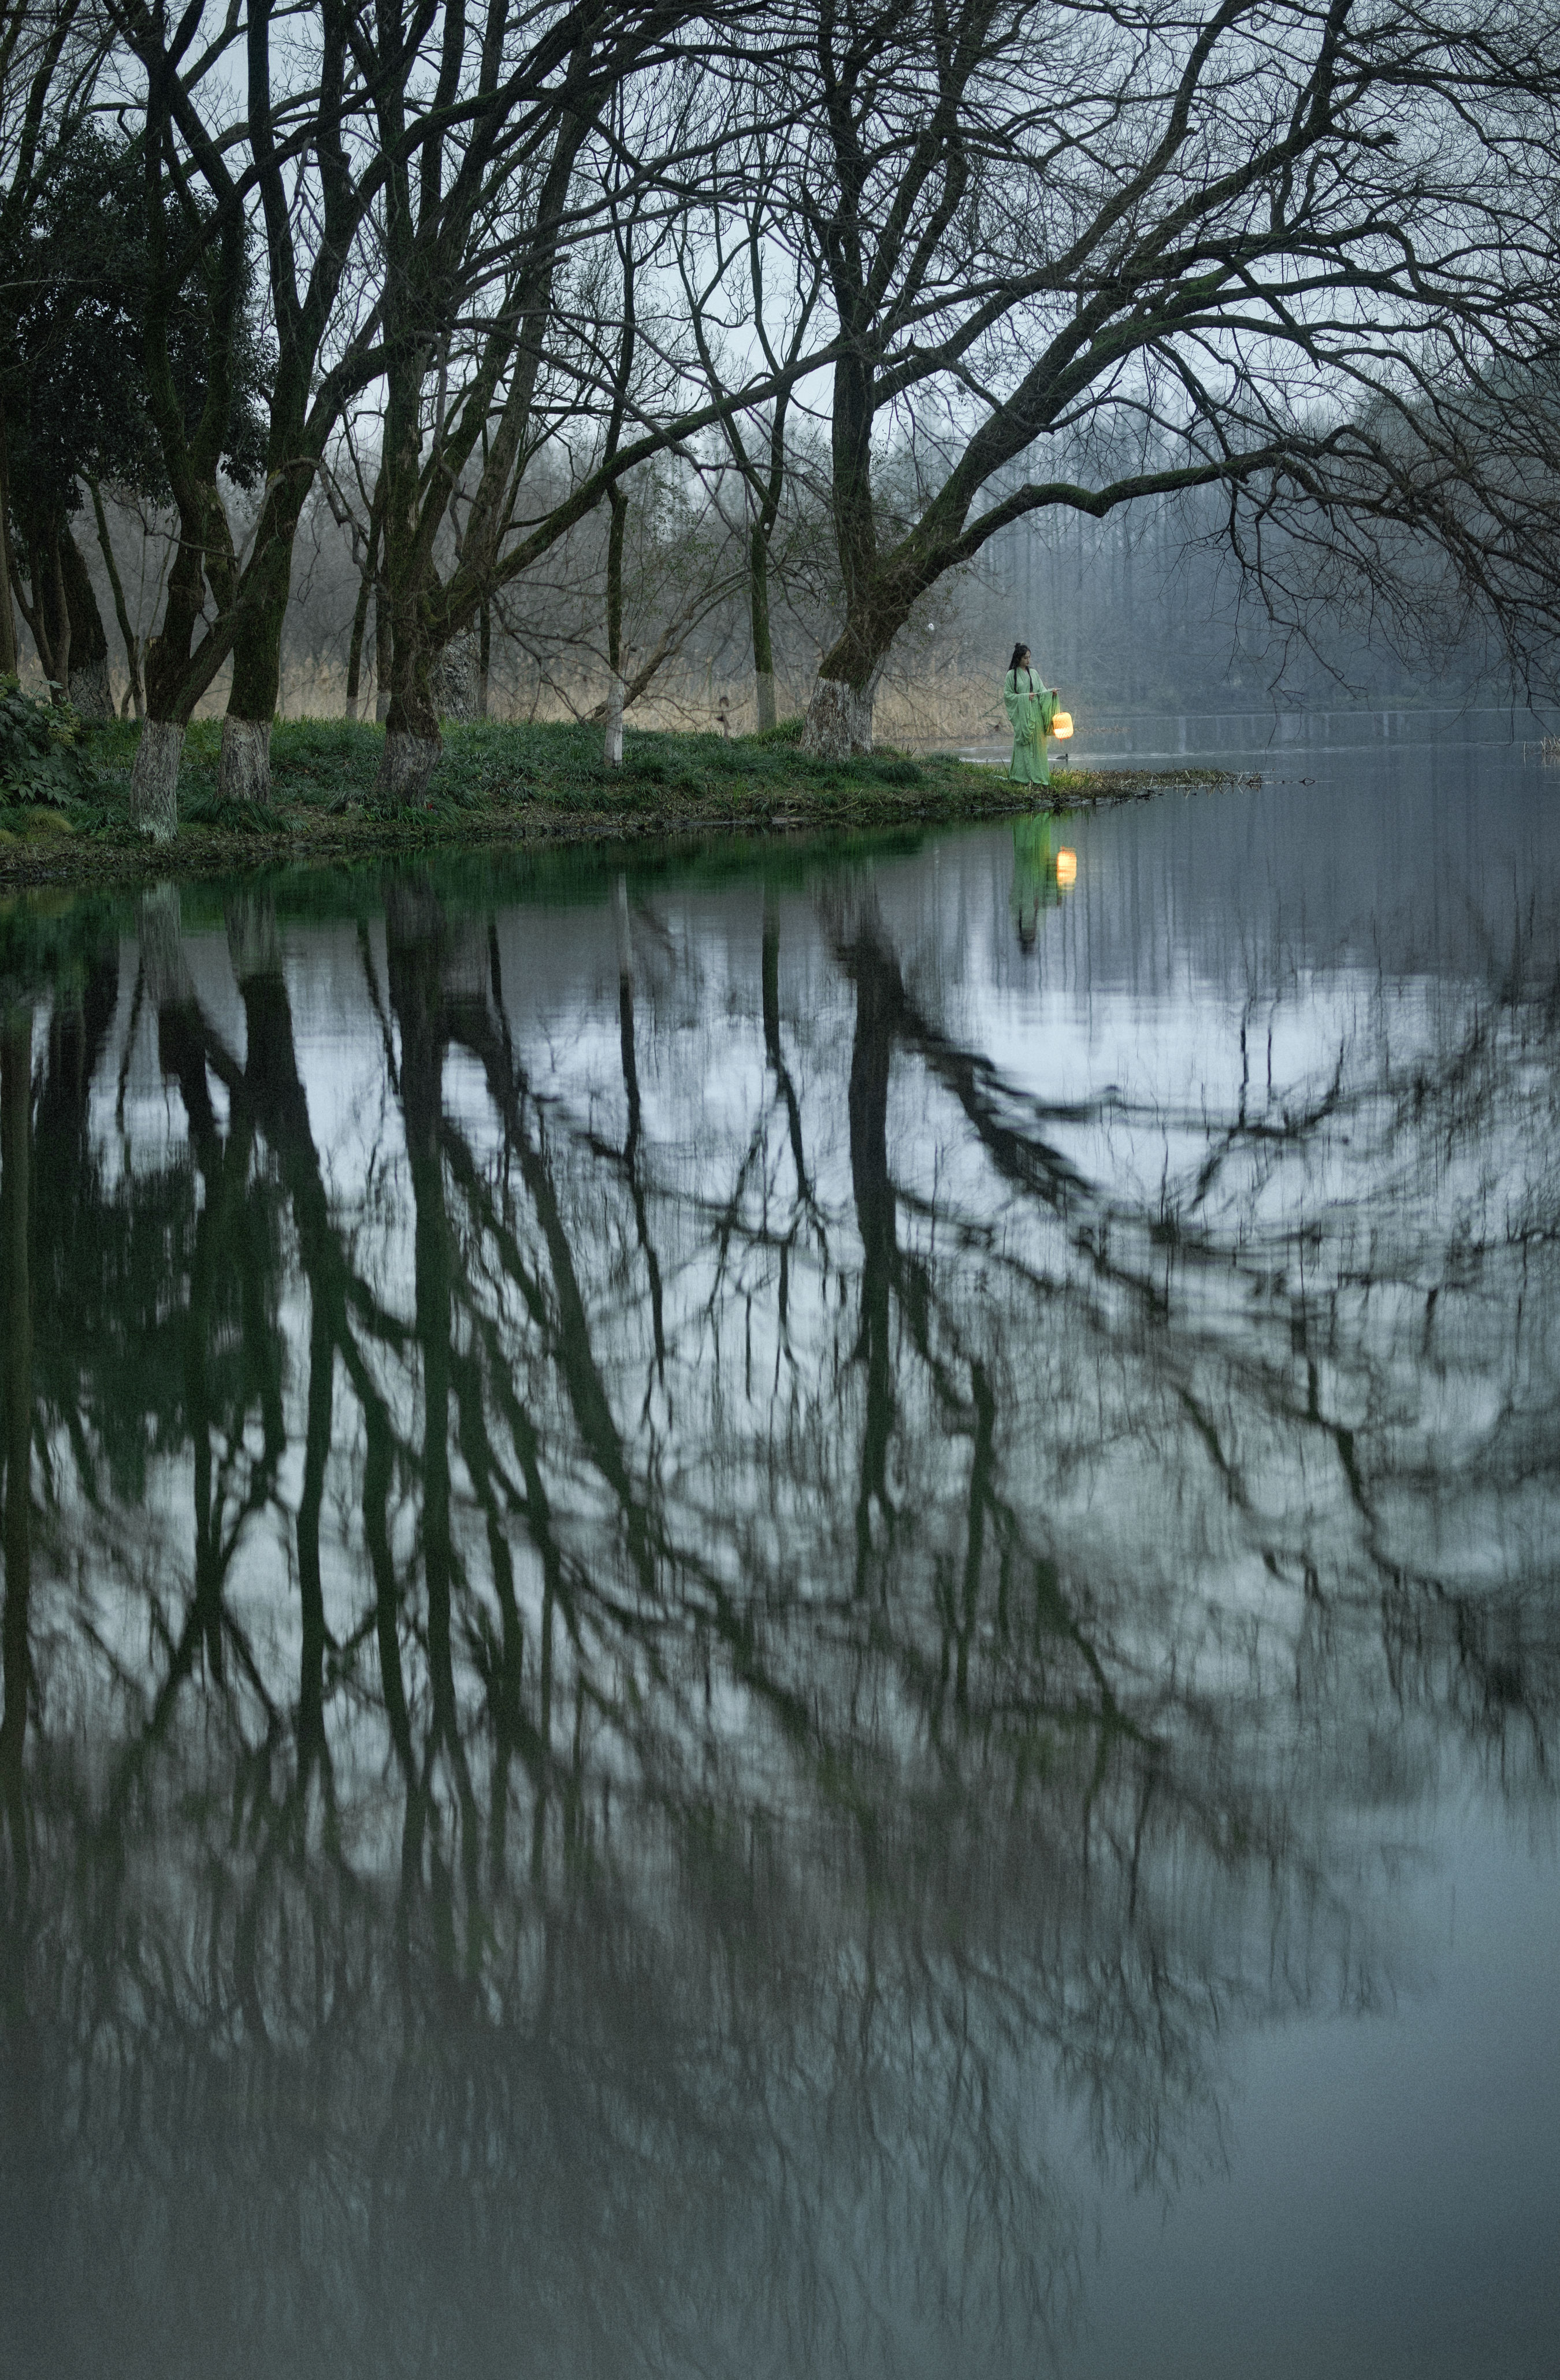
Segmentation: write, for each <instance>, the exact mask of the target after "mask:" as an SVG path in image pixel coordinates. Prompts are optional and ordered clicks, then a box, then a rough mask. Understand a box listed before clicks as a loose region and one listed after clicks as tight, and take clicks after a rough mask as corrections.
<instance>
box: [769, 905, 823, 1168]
mask: <svg viewBox="0 0 1560 2380" xmlns="http://www.w3.org/2000/svg"><path fill="white" fill-rule="evenodd" d="M760 975H761V977H762V992H761V1002H762V1007H763V1012H764V1050H765V1055H766V1056H767V1057H768V1061H769V1065H770V1068H771V1070H772V1072H773V1074H774V1077H775V1081H776V1083H777V1084H778V1085H779V1087H780V1097H781V1099H783V1100H784V1102H785V1122H786V1130H787V1132H788V1133H789V1135H790V1136H791V1161H792V1164H793V1165H794V1166H795V1168H796V1195H797V1196H798V1197H799V1198H800V1199H801V1200H802V1202H803V1204H804V1206H808V1207H810V1206H811V1205H812V1203H813V1185H812V1184H811V1183H810V1182H809V1180H808V1179H807V1160H806V1153H805V1151H804V1147H803V1145H802V1110H801V1107H800V1104H799V1103H798V1100H797V1097H796V1089H795V1086H794V1085H793V1083H792V1079H791V1069H790V1067H789V1066H788V1065H787V1064H786V1062H785V1051H784V1050H783V1048H782V1047H781V1044H780V908H779V905H778V904H777V902H776V900H775V895H774V890H773V888H772V886H769V885H766V886H765V888H764V944H763V955H762V961H761V965H760Z"/></svg>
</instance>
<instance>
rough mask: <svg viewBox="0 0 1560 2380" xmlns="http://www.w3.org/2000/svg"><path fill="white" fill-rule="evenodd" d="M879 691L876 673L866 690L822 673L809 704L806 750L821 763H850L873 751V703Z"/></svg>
mask: <svg viewBox="0 0 1560 2380" xmlns="http://www.w3.org/2000/svg"><path fill="white" fill-rule="evenodd" d="M876 692H877V673H876V672H874V674H873V676H872V679H871V681H870V682H869V684H868V685H866V686H865V687H864V686H850V685H847V684H846V682H845V681H844V680H843V679H842V678H830V677H825V676H824V675H823V674H821V672H820V674H819V676H818V682H817V684H816V686H815V687H814V688H813V698H812V700H811V702H810V703H809V704H808V705H807V724H806V727H805V729H804V733H803V736H802V748H803V750H804V752H810V753H812V754H814V755H815V756H816V758H817V759H820V760H849V759H855V758H856V757H858V756H859V755H862V754H865V753H868V752H870V751H871V749H872V704H873V698H874V696H875V694H876Z"/></svg>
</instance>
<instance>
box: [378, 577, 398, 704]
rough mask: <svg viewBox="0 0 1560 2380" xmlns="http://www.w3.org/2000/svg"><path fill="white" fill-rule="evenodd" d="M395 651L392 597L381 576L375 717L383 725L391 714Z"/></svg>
mask: <svg viewBox="0 0 1560 2380" xmlns="http://www.w3.org/2000/svg"><path fill="white" fill-rule="evenodd" d="M393 652H394V644H393V637H392V635H391V627H390V597H389V596H388V595H387V594H386V592H385V586H384V581H383V579H382V578H381V580H380V582H379V584H378V586H377V587H376V588H375V589H374V718H375V720H376V721H377V722H378V723H379V725H380V726H381V727H382V726H383V725H384V722H385V721H386V720H387V719H388V718H389V716H390V674H391V670H392V667H393Z"/></svg>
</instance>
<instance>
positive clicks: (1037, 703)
mask: <svg viewBox="0 0 1560 2380" xmlns="http://www.w3.org/2000/svg"><path fill="white" fill-rule="evenodd" d="M1002 703H1003V707H1004V709H1005V710H1006V711H1007V713H1008V717H1009V720H1010V722H1011V724H1012V730H1013V758H1012V762H1011V765H1010V768H1009V771H1008V774H1009V775H1010V777H1016V778H1017V779H1018V781H1019V783H1020V784H1022V785H1048V784H1049V783H1050V782H1051V763H1050V759H1049V757H1048V755H1047V753H1046V736H1047V735H1049V734H1050V732H1051V722H1052V720H1053V719H1054V718H1055V717H1056V715H1057V690H1056V687H1055V686H1041V685H1040V684H1039V683H1038V682H1037V680H1036V678H1035V675H1034V671H1033V670H1032V669H1031V667H1030V665H1029V647H1028V646H1027V645H1015V646H1014V647H1013V658H1012V662H1011V665H1010V668H1009V671H1008V674H1007V676H1006V677H1005V678H1004V679H1003V681H1002Z"/></svg>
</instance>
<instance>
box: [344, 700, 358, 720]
mask: <svg viewBox="0 0 1560 2380" xmlns="http://www.w3.org/2000/svg"><path fill="white" fill-rule="evenodd" d="M346 715H347V717H348V718H349V719H356V718H357V696H356V695H355V694H349V695H348V696H347V698H346Z"/></svg>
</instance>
